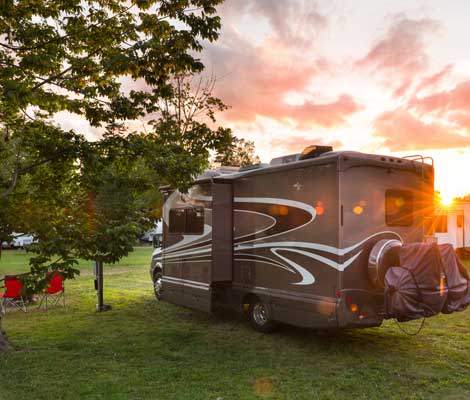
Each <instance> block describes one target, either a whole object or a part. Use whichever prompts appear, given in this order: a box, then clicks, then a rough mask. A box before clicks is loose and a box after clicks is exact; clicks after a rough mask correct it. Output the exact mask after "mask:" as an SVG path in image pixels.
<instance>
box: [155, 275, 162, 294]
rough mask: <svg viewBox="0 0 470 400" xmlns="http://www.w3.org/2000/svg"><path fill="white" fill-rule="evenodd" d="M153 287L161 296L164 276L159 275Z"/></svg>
mask: <svg viewBox="0 0 470 400" xmlns="http://www.w3.org/2000/svg"><path fill="white" fill-rule="evenodd" d="M153 289H154V290H155V294H156V295H157V296H160V294H161V291H162V277H161V276H160V275H158V276H157V279H155V281H154V282H153Z"/></svg>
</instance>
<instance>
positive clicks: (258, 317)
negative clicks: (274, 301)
mask: <svg viewBox="0 0 470 400" xmlns="http://www.w3.org/2000/svg"><path fill="white" fill-rule="evenodd" d="M248 317H249V319H250V325H251V326H252V328H253V329H255V330H257V331H259V332H263V333H269V332H272V331H273V330H274V329H275V328H276V323H275V322H274V321H273V320H272V319H271V318H270V317H269V309H268V307H267V306H266V305H265V304H264V303H263V302H262V301H261V300H260V299H258V298H257V297H254V298H253V299H252V301H251V303H250V308H249V310H248Z"/></svg>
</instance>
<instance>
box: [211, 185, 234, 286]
mask: <svg viewBox="0 0 470 400" xmlns="http://www.w3.org/2000/svg"><path fill="white" fill-rule="evenodd" d="M232 265H233V190H232V185H231V184H230V183H215V184H214V185H213V188H212V268H211V281H212V283H218V282H231V281H232Z"/></svg>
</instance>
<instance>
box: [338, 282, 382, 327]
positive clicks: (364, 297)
mask: <svg viewBox="0 0 470 400" xmlns="http://www.w3.org/2000/svg"><path fill="white" fill-rule="evenodd" d="M336 319H337V322H338V328H367V327H373V326H379V325H381V324H382V321H383V319H384V294H383V292H370V291H366V290H358V289H342V290H341V292H340V295H339V297H338V302H337V303H336Z"/></svg>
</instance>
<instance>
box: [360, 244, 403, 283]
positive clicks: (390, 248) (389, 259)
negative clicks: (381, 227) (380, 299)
mask: <svg viewBox="0 0 470 400" xmlns="http://www.w3.org/2000/svg"><path fill="white" fill-rule="evenodd" d="M401 246H402V243H401V242H400V241H399V240H397V239H382V240H379V241H378V242H377V243H376V244H375V245H374V247H372V250H371V251H370V255H369V265H368V269H369V278H370V280H371V281H372V284H373V285H374V286H375V287H378V288H384V287H385V283H384V282H385V274H386V272H387V270H388V269H389V268H390V267H391V266H398V265H400V260H399V257H398V256H399V251H400V248H401Z"/></svg>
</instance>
